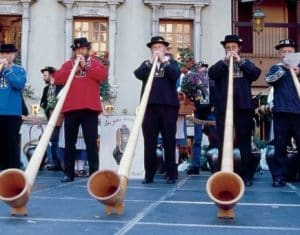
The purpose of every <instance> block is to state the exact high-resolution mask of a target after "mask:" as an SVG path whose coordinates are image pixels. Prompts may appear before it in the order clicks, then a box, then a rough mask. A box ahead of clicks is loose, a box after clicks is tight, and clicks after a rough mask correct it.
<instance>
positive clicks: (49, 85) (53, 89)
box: [40, 66, 63, 171]
mask: <svg viewBox="0 0 300 235" xmlns="http://www.w3.org/2000/svg"><path fill="white" fill-rule="evenodd" d="M55 70H56V69H55V68H54V67H51V66H46V67H45V68H43V69H41V73H42V75H43V79H44V81H45V83H46V86H45V87H44V89H43V94H42V98H41V102H40V106H41V107H42V108H43V109H44V112H45V115H46V117H47V120H49V118H50V115H51V112H52V111H53V109H54V107H55V104H56V97H57V95H58V93H59V92H60V90H61V89H62V88H63V86H62V85H55V84H54V78H53V73H54V72H55ZM59 129H60V126H59V125H56V126H55V128H54V130H53V133H52V136H51V139H50V144H51V161H50V165H49V166H47V169H48V170H50V171H60V170H62V169H61V166H60V162H59V159H58V157H57V153H56V152H57V147H58V137H59Z"/></svg>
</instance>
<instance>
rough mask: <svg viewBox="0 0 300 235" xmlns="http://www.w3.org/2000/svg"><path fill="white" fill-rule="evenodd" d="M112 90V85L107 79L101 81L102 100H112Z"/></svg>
mask: <svg viewBox="0 0 300 235" xmlns="http://www.w3.org/2000/svg"><path fill="white" fill-rule="evenodd" d="M110 90H111V86H110V84H109V82H108V81H107V80H106V81H103V82H101V83H100V95H101V97H102V101H108V102H110V96H111V95H110Z"/></svg>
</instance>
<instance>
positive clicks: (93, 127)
mask: <svg viewBox="0 0 300 235" xmlns="http://www.w3.org/2000/svg"><path fill="white" fill-rule="evenodd" d="M64 122H65V174H66V175H67V176H69V177H71V178H73V177H74V166H75V153H76V148H75V144H76V141H77V137H78V131H79V126H80V125H81V128H82V132H83V137H84V141H85V144H86V151H87V158H88V163H89V173H90V175H91V174H92V173H94V172H95V171H97V170H98V168H99V159H98V150H97V136H98V113H97V112H94V111H91V110H76V111H71V112H66V113H65V120H64Z"/></svg>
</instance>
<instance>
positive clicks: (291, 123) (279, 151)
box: [270, 113, 300, 179]
mask: <svg viewBox="0 0 300 235" xmlns="http://www.w3.org/2000/svg"><path fill="white" fill-rule="evenodd" d="M273 117H274V146H275V149H274V150H275V153H274V161H273V165H272V167H270V170H271V174H272V177H273V179H275V178H285V177H286V176H287V175H288V158H287V151H286V148H287V145H288V143H290V141H291V138H292V137H293V138H294V140H295V142H296V145H297V148H298V150H299V146H300V114H293V113H274V114H273Z"/></svg>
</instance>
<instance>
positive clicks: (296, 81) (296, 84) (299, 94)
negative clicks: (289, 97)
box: [290, 69, 300, 99]
mask: <svg viewBox="0 0 300 235" xmlns="http://www.w3.org/2000/svg"><path fill="white" fill-rule="evenodd" d="M290 72H291V75H292V79H293V83H294V86H295V88H296V91H297V94H298V97H299V99H300V83H299V80H298V78H297V75H296V73H295V71H294V70H293V69H290Z"/></svg>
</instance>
